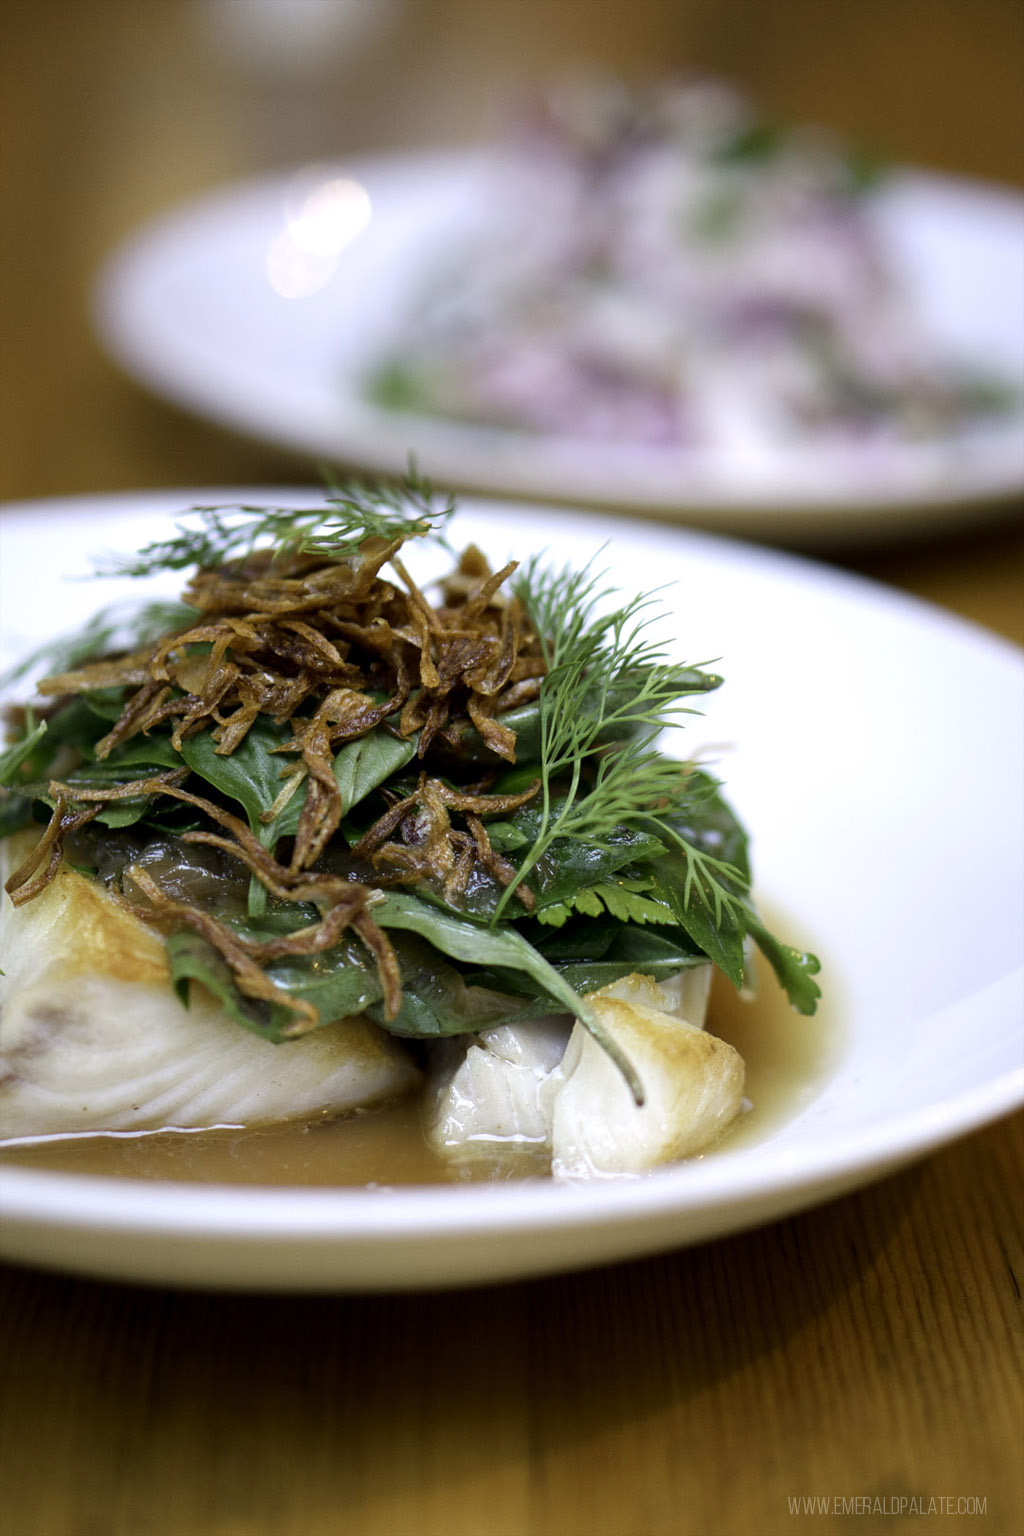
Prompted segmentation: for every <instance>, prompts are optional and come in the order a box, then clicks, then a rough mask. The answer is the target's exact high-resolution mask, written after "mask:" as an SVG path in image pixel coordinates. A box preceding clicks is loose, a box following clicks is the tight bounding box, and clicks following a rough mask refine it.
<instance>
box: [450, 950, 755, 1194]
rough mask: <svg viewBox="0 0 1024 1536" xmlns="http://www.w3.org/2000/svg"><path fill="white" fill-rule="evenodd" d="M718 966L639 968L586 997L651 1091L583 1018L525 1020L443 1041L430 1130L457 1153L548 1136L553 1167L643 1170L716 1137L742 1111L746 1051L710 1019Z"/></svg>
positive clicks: (556, 1170) (573, 1172) (543, 1143)
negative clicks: (659, 973) (635, 1085)
mask: <svg viewBox="0 0 1024 1536" xmlns="http://www.w3.org/2000/svg"><path fill="white" fill-rule="evenodd" d="M710 985H711V967H710V965H701V966H695V967H693V968H691V969H689V970H685V971H680V972H679V973H678V974H677V975H675V976H672V977H669V978H668V979H667V980H666V981H664V982H657V981H654V980H653V979H652V978H651V977H649V976H644V975H631V976H626V977H624V978H623V979H622V980H620V981H617V982H613V983H612V984H611V985H610V986H608V987H604V988H602V989H601V991H599V992H595V993H591V994H590V995H589V996H588V998H587V1001H588V1003H589V1004H590V1005H591V1007H592V1008H593V1009H594V1010H595V1012H596V1013H597V1014H598V1015H599V1017H600V1020H601V1024H602V1026H603V1027H604V1028H605V1029H607V1031H608V1033H609V1035H611V1036H612V1037H613V1038H614V1039H615V1040H616V1041H618V1043H619V1044H620V1045H621V1046H622V1048H623V1050H624V1051H625V1053H626V1054H627V1055H628V1056H629V1059H630V1060H631V1061H632V1063H633V1065H634V1066H635V1067H636V1069H637V1071H638V1073H639V1074H640V1077H641V1079H642V1081H643V1084H644V1088H645V1091H646V1103H645V1105H644V1106H643V1108H642V1109H639V1110H638V1109H637V1106H636V1105H635V1104H634V1102H633V1099H632V1095H631V1093H630V1091H629V1088H628V1087H627V1085H626V1083H625V1081H624V1079H623V1077H622V1075H621V1073H620V1072H619V1070H618V1068H617V1067H616V1066H615V1064H614V1063H613V1062H612V1061H611V1059H610V1057H609V1056H608V1055H607V1053H606V1052H605V1051H604V1049H603V1048H602V1047H601V1046H600V1045H598V1043H597V1042H596V1041H595V1040H594V1039H593V1037H592V1036H591V1035H590V1034H589V1033H588V1032H587V1030H586V1029H584V1027H583V1025H581V1024H574V1023H573V1021H572V1020H571V1019H568V1018H543V1019H529V1020H525V1021H522V1022H520V1023H518V1024H513V1025H503V1026H501V1027H500V1028H496V1029H487V1030H481V1031H480V1032H479V1033H477V1034H474V1035H471V1036H467V1037H463V1038H460V1039H457V1040H452V1041H448V1042H445V1044H444V1046H443V1047H442V1048H441V1049H440V1051H439V1053H438V1057H437V1058H435V1061H434V1063H433V1067H434V1070H433V1071H432V1075H431V1081H430V1086H429V1088H428V1093H427V1103H428V1113H427V1116H426V1127H427V1135H428V1138H429V1140H430V1141H431V1143H432V1144H433V1145H434V1147H435V1148H436V1149H437V1150H438V1151H439V1152H440V1153H442V1155H444V1156H447V1157H449V1158H453V1159H462V1160H466V1159H473V1158H476V1157H481V1156H493V1155H494V1154H495V1153H496V1152H498V1151H499V1149H500V1150H501V1151H502V1152H503V1153H508V1152H509V1151H510V1150H514V1149H515V1148H516V1147H519V1148H521V1149H523V1150H527V1149H537V1148H540V1147H547V1148H548V1149H549V1150H550V1152H551V1167H552V1173H553V1174H554V1176H555V1177H556V1178H579V1177H595V1176H600V1175H603V1174H609V1175H610V1174H615V1173H630V1172H637V1171H639V1170H640V1169H642V1168H648V1167H652V1166H654V1165H655V1164H656V1163H659V1162H665V1161H670V1160H672V1159H674V1158H678V1157H686V1156H690V1155H692V1154H693V1153H694V1152H696V1151H699V1150H700V1149H701V1148H702V1147H704V1146H706V1145H708V1144H709V1143H710V1142H712V1141H714V1140H715V1139H716V1138H717V1137H718V1136H719V1135H720V1134H721V1132H722V1130H724V1128H725V1127H726V1126H727V1125H728V1124H729V1123H730V1121H731V1120H733V1119H734V1118H735V1116H736V1115H737V1114H738V1113H739V1111H740V1108H741V1105H742V1096H743V1075H744V1074H743V1061H742V1058H741V1057H740V1056H739V1055H738V1053H737V1052H736V1051H735V1050H733V1048H732V1047H731V1046H729V1045H727V1044H726V1043H725V1042H724V1041H722V1040H718V1039H716V1038H715V1037H714V1036H712V1035H709V1034H707V1033H706V1032H705V1031H704V1029H703V1023H704V1018H705V1015H706V1012H707V1002H708V993H709V990H710Z"/></svg>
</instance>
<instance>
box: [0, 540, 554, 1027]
mask: <svg viewBox="0 0 1024 1536" xmlns="http://www.w3.org/2000/svg"><path fill="white" fill-rule="evenodd" d="M404 542H405V540H404V538H403V537H398V538H392V539H385V538H382V537H375V536H374V537H370V538H367V539H366V540H364V542H363V544H362V546H361V548H360V553H359V554H358V556H354V557H347V558H345V559H340V560H333V561H332V560H330V559H327V558H325V557H323V556H319V555H311V554H295V553H291V554H286V555H284V556H281V557H275V556H273V555H272V554H271V553H270V552H268V551H258V552H255V553H252V554H250V555H249V556H247V557H246V558H245V559H243V560H239V561H234V562H232V563H229V564H226V565H224V566H222V567H220V568H217V569H200V570H198V571H197V572H196V573H195V575H194V576H193V577H192V578H191V580H190V581H189V583H188V585H187V587H186V589H185V592H184V601H185V603H186V604H187V605H188V606H190V607H191V608H193V609H194V610H195V612H196V616H197V619H196V623H195V624H193V625H191V626H189V627H185V628H180V629H177V630H175V631H174V632H172V633H170V634H167V635H165V636H164V637H163V638H161V639H160V640H159V641H158V642H156V643H155V644H154V645H153V646H152V647H151V648H150V649H149V650H147V651H141V650H139V651H133V652H131V653H129V654H125V655H120V656H104V657H102V658H101V659H99V660H97V661H95V662H93V663H91V664H90V665H86V666H81V667H78V668H76V669H75V670H74V671H71V672H65V673H62V674H60V675H59V676H52V677H48V678H45V679H44V680H43V681H42V683H41V684H40V685H39V691H40V693H42V694H43V695H47V696H50V697H54V698H66V697H67V696H68V695H74V694H78V693H85V692H88V691H91V690H94V689H97V688H104V689H109V688H115V687H123V688H124V689H126V690H129V692H128V695H127V698H126V701H125V703H124V706H123V708H122V711H121V714H120V717H119V718H118V719H117V721H116V722H115V724H114V725H113V726H112V728H111V729H110V730H109V731H108V732H107V734H106V735H105V736H104V737H103V738H102V739H101V740H100V741H99V742H98V743H97V744H96V746H95V755H96V758H97V759H98V760H99V761H102V760H103V759H105V758H107V757H109V756H110V754H111V753H112V752H113V751H114V750H115V748H117V747H120V746H123V745H124V744H125V743H127V742H129V741H131V740H132V739H133V738H134V737H136V736H139V735H145V734H146V733H147V732H149V731H151V730H153V729H154V728H155V727H157V726H165V727H167V728H169V730H170V741H171V744H172V746H173V747H174V748H175V749H176V750H178V751H180V750H181V746H182V743H183V742H184V741H185V740H186V739H187V738H188V737H190V736H192V735H194V734H196V733H198V732H201V731H207V732H209V734H210V736H211V737H212V739H213V740H214V741H215V743H216V747H215V751H216V753H217V754H218V755H220V756H228V755H230V754H231V753H232V752H234V751H235V750H236V749H237V748H238V747H239V746H240V745H241V743H242V742H243V741H244V740H245V738H246V736H247V734H248V732H249V730H250V729H251V727H252V726H253V724H254V723H255V722H256V720H257V719H258V718H259V717H260V716H265V717H268V718H269V719H271V720H272V721H273V722H274V723H275V725H277V726H285V725H290V727H291V731H292V737H291V740H290V741H285V742H283V743H282V745H281V747H280V749H279V750H280V752H281V753H282V754H283V756H284V759H285V762H286V763H287V766H286V767H285V769H284V771H283V774H282V788H281V792H280V794H279V795H278V797H277V799H276V801H275V802H274V805H273V807H272V808H271V811H270V812H269V813H267V815H268V816H269V817H273V816H274V815H276V814H278V812H279V811H280V810H281V809H282V808H283V806H284V805H285V804H286V803H287V801H288V799H290V798H291V796H292V795H294V794H295V793H296V792H297V791H298V790H299V789H300V787H301V786H302V785H305V799H304V802H303V806H302V810H301V813H300V816H299V821H298V827H297V830H296V833H295V836H294V838H293V840H292V843H291V849H290V853H289V854H288V856H287V858H288V861H287V863H283V862H280V861H279V860H278V859H277V858H276V857H275V856H274V855H273V854H271V853H270V852H269V850H268V849H267V848H266V847H264V845H263V844H262V843H261V842H260V840H259V838H258V837H257V836H256V835H255V834H254V833H253V832H252V831H251V830H250V828H249V826H248V825H247V824H246V823H245V822H244V821H242V820H241V819H240V818H239V817H237V816H234V815H233V814H232V813H231V812H229V811H227V810H225V809H224V808H223V807H222V806H220V805H218V804H216V803H215V802H213V801H211V800H208V799H205V798H203V797H201V796H199V795H195V794H192V793H191V792H190V791H189V790H187V789H185V788H183V782H184V780H185V779H186V778H187V776H188V769H187V768H185V767H182V768H181V769H175V770H172V771H170V772H167V773H162V774H158V775H153V776H151V777H148V778H145V779H139V780H135V781H133V782H131V783H121V784H114V785H112V784H103V783H101V782H98V783H95V784H91V783H89V782H88V780H87V779H83V780H82V781H81V782H75V783H73V784H72V783H59V782H56V781H54V782H53V783H51V784H50V785H49V794H50V799H51V801H52V804H53V812H52V816H51V819H50V823H49V825H48V826H47V828H46V830H45V832H44V833H43V835H42V837H41V839H40V841H39V843H38V844H37V845H36V847H35V849H34V850H33V852H32V853H31V855H30V856H29V857H28V858H27V859H26V860H25V861H24V863H23V864H22V865H21V866H20V868H19V869H17V870H15V871H14V873H13V875H12V876H11V877H10V879H9V880H8V882H7V889H8V891H9V892H10V894H11V896H12V899H13V900H14V901H15V903H17V904H20V903H22V902H24V901H28V900H29V899H30V898H31V897H32V896H34V895H37V894H38V892H39V891H40V890H42V889H43V888H44V887H45V886H46V884H47V883H48V881H49V880H51V879H52V878H53V876H54V875H55V873H56V871H57V868H58V867H59V865H60V861H61V858H62V856H63V847H64V843H65V841H66V839H67V837H68V835H69V834H70V833H72V832H74V831H75V830H77V829H78V828H79V827H80V826H82V825H83V824H84V823H85V822H87V821H89V820H90V819H91V818H93V817H95V816H96V815H97V814H98V813H99V812H100V811H101V810H102V808H103V806H104V805H108V804H111V803H113V802H116V801H119V800H120V801H124V800H130V799H136V798H139V797H142V796H146V797H158V796H164V797H169V798H171V799H174V800H178V801H181V802H182V803H184V804H186V805H189V806H192V807H193V808H194V809H196V810H198V811H201V812H202V814H203V815H204V816H205V817H207V818H209V820H210V821H212V822H213V823H214V826H215V827H216V828H218V829H219V830H215V831H210V830H207V831H198V830H193V831H186V832H183V833H182V834H181V836H182V839H183V841H185V842H192V843H205V844H207V845H209V846H212V847H216V848H218V849H221V850H222V851H224V852H226V853H227V854H229V855H230V856H231V857H233V858H235V859H237V860H239V861H240V862H241V863H242V864H244V865H245V866H246V868H247V869H248V870H249V871H250V874H251V875H252V876H254V877H255V878H256V879H257V880H258V881H259V882H260V883H261V884H262V885H263V886H264V887H265V889H266V891H267V892H268V893H269V894H270V896H271V897H273V898H274V899H276V900H278V901H281V902H291V903H306V904H309V905H312V906H314V907H315V908H316V909H317V911H318V912H319V920H318V921H317V922H316V923H311V924H309V925H307V926H305V927H303V928H300V929H298V930H297V931H295V932H292V933H290V934H287V935H285V936H282V937H279V938H274V939H273V940H271V941H266V942H261V943H257V942H255V941H252V940H248V939H245V938H244V937H243V936H242V935H241V934H239V933H238V932H237V931H236V930H235V929H234V928H232V927H231V926H230V925H229V924H228V923H226V922H223V921H221V920H219V919H218V918H216V917H214V916H213V915H212V914H211V913H209V912H206V911H203V910H202V909H201V908H199V907H196V906H192V905H190V904H189V903H187V902H184V901H180V900H175V899H173V898H172V897H170V896H169V895H167V894H166V893H165V892H163V891H162V890H161V889H160V887H159V885H158V884H157V882H156V881H155V880H154V879H153V878H152V876H151V875H150V874H148V873H147V872H146V870H145V869H143V868H142V867H140V866H139V865H137V864H132V865H129V866H128V867H127V868H126V870H125V876H126V878H127V879H128V880H129V881H130V882H131V884H132V886H133V887H134V888H135V890H136V891H137V892H138V893H139V894H141V896H142V897H144V898H145V901H144V904H140V905H138V906H136V908H135V909H136V910H137V911H138V912H139V914H140V915H141V916H142V917H143V918H144V919H145V920H146V921H148V922H152V923H155V924H157V925H158V926H162V927H165V928H169V929H174V928H181V927H186V928H189V929H191V930H192V931H194V932H195V933H197V934H199V935H200V936H201V937H202V938H203V939H204V940H206V941H207V942H208V943H209V944H211V945H212V946H213V947H214V949H216V950H217V952H218V953H219V954H220V955H221V956H222V958H223V959H224V960H225V962H226V963H227V965H228V966H229V967H230V969H231V971H232V974H233V976H234V979H235V982H236V984H237V986H238V988H239V991H240V992H241V993H243V994H244V995H245V996H247V997H250V998H254V999H259V1000H261V1001H264V1002H267V1003H272V1004H280V1005H282V1006H284V1007H285V1008H287V1009H289V1010H290V1011H291V1012H292V1013H293V1014H294V1019H293V1021H292V1022H291V1024H290V1025H288V1026H287V1028H286V1033H290V1034H300V1033H303V1032H304V1031H305V1030H307V1029H310V1028H312V1027H313V1026H314V1025H315V1024H316V1023H317V1022H318V1020H317V1016H316V1011H315V1009H313V1008H312V1007H311V1005H310V1004H309V1003H306V1002H302V1001H296V1000H294V999H292V998H291V997H290V996H289V995H288V994H287V993H286V992H284V991H283V990H282V989H281V988H279V987H278V986H277V985H276V984H275V983H274V982H273V980H272V979H271V978H270V977H269V976H268V974H267V973H266V971H265V970H264V969H263V967H264V966H265V965H266V964H267V963H268V962H269V961H271V960H274V959H278V958H281V957H283V956H287V955H312V954H317V953H319V952H321V951H323V950H326V949H329V948H330V947H331V946H332V945H333V944H335V943H337V942H338V940H339V938H340V936H341V935H342V933H344V932H345V931H346V930H351V932H352V933H354V934H355V935H356V936H357V937H358V938H359V939H360V940H361V941H362V943H363V944H364V945H366V947H367V948H368V949H369V950H370V952H371V953H372V954H373V956H374V959H375V961H376V965H377V971H378V976H379V979H380V982H381V987H382V991H383V997H384V1006H385V1009H386V1011H387V1013H388V1016H389V1017H393V1016H394V1015H395V1014H396V1013H397V1012H398V1009H399V1007H400V1006H401V978H400V973H399V968H398V962H397V959H396V957H395V953H394V950H393V949H392V946H391V943H390V941H389V940H388V938H387V935H386V934H385V933H384V932H383V930H382V929H381V928H380V927H379V926H378V924H377V923H375V922H374V920H373V916H372V905H373V899H374V892H373V890H372V889H371V888H370V887H369V886H367V885H365V884H362V883H361V882H360V881H359V880H357V879H355V878H349V877H346V876H343V875H338V874H333V873H330V872H326V871H324V870H322V869H319V868H317V865H318V862H319V861H320V860H321V859H322V856H323V854H324V852H325V850H326V848H327V846H328V844H329V843H330V841H331V839H332V837H333V836H334V834H335V833H336V831H337V830H338V827H339V826H340V824H341V821H342V818H343V816H344V815H345V813H346V809H347V807H346V806H345V805H344V804H343V800H342V793H341V789H340V788H339V785H338V781H337V779H336V777H335V774H334V758H335V755H336V753H337V752H338V750H339V748H340V747H341V746H343V745H344V744H345V743H346V742H349V741H353V740H356V739H357V738H359V737H361V736H365V735H366V734H367V733H368V732H369V731H372V730H374V729H376V728H378V727H381V726H386V727H387V728H388V729H390V730H392V731H393V732H395V734H396V735H398V736H399V737H402V738H405V739H409V738H411V737H413V736H416V737H417V738H418V740H417V752H418V755H419V757H420V758H421V759H423V758H424V757H425V756H426V754H427V753H428V752H429V750H430V747H431V745H432V744H433V743H435V742H440V743H442V744H444V745H445V746H446V747H447V748H448V749H449V750H450V749H452V748H453V747H455V746H456V745H457V743H458V739H459V736H458V733H459V728H460V727H462V726H464V725H466V724H469V725H472V726H473V727H474V728H475V730H476V731H477V733H478V734H479V736H480V738H481V739H482V740H483V742H484V743H485V745H486V746H487V747H488V748H489V749H490V750H491V752H493V753H494V754H495V756H496V757H498V758H501V759H503V760H505V761H506V762H510V763H511V762H515V746H516V738H515V732H514V731H513V730H512V729H511V728H510V727H509V726H508V724H506V723H504V722H503V721H502V720H501V719H500V718H499V717H500V716H501V715H503V714H505V713H506V712H507V711H508V710H510V709H513V708H516V707H517V706H519V705H521V704H524V703H526V702H529V701H530V700H532V699H535V698H536V697H537V694H538V692H539V689H540V682H541V678H542V677H543V675H544V672H545V662H544V658H543V652H542V647H541V645H540V642H539V640H538V637H537V636H536V635H535V634H534V633H533V632H532V630H531V628H530V626H529V623H528V621H527V619H526V615H525V612H524V609H523V606H522V604H521V602H520V601H519V599H518V598H517V597H515V596H509V595H507V594H506V593H505V592H504V591H503V584H504V583H505V582H506V581H507V579H508V578H509V577H510V576H511V575H512V573H513V572H514V571H515V569H516V563H515V562H514V561H512V562H509V564H508V565H506V566H504V567H503V568H502V569H501V570H500V571H497V572H492V571H491V570H490V567H489V566H488V563H487V561H486V559H485V557H484V556H483V555H482V554H481V552H480V551H479V550H478V549H476V548H475V547H472V546H471V547H470V548H469V549H467V550H466V551H465V553H464V554H463V555H462V557H461V559H460V560H459V562H458V565H457V566H456V568H455V570H454V571H452V572H451V573H450V575H449V576H448V577H447V578H446V579H445V580H444V582H443V583H442V584H441V601H440V604H439V605H434V604H432V603H431V602H430V601H429V599H428V598H427V597H426V596H425V594H424V593H423V591H422V590H421V589H420V588H419V587H418V586H417V585H416V583H415V582H414V581H413V579H412V577H411V576H410V575H409V573H408V571H407V570H406V569H405V567H404V565H403V564H402V562H401V560H400V559H398V553H399V550H400V549H401V547H402V544H403V543H404ZM389 562H390V564H391V567H392V570H393V571H394V573H395V575H396V576H397V578H398V583H400V584H396V583H395V582H391V581H388V580H386V579H385V578H384V577H383V576H382V575H381V571H382V569H383V567H384V566H385V565H386V564H388V563H389ZM289 758H293V759H294V761H291V762H289V761H288V759H289ZM536 790H537V784H536V783H534V784H533V785H531V787H530V788H529V789H527V790H525V791H523V792H522V793H519V794H514V795H494V794H487V793H485V792H484V791H483V790H481V792H479V793H474V792H469V791H457V790H455V789H453V788H451V787H450V785H448V784H447V783H445V782H444V781H443V780H442V779H441V778H438V777H436V776H434V775H431V774H428V772H427V771H426V770H423V771H422V772H421V774H420V779H419V783H418V785H417V788H416V789H415V791H414V792H413V793H412V794H410V795H408V796H406V797H405V798H404V799H401V800H399V801H397V802H396V803H395V804H393V805H391V806H390V808H389V809H388V810H387V811H386V812H385V813H384V814H383V815H382V816H381V817H379V818H378V820H377V821H376V822H375V823H374V825H373V826H372V827H370V829H369V830H368V831H367V832H366V833H364V835H363V836H362V838H361V839H360V840H359V841H358V842H357V843H356V845H355V847H354V848H353V849H352V858H353V859H354V860H355V861H356V862H363V863H364V865H365V864H369V865H372V867H373V869H374V870H375V871H376V872H377V875H378V879H379V883H380V884H381V885H385V886H386V885H389V884H399V885H400V884H411V883H417V882H419V881H430V882H432V883H433V884H434V885H435V886H436V887H437V888H438V889H439V890H440V891H441V892H442V893H443V894H444V895H445V896H446V897H447V898H448V899H451V898H453V897H456V896H458V895H459V894H460V893H461V892H463V891H464V890H465V888H466V886H467V883H468V882H469V880H470V878H471V876H472V875H473V872H474V870H482V871H484V872H486V874H488V875H489V876H491V877H492V878H493V879H495V880H497V881H498V882H499V883H500V884H501V885H503V886H506V887H507V886H509V885H511V884H512V883H513V882H514V880H515V875H516V871H515V869H514V867H513V866H512V865H511V864H509V862H508V861H507V860H505V859H504V858H502V857H501V856H500V855H499V854H498V853H497V852H496V851H495V849H494V848H493V847H492V845H491V841H490V837H489V835H488V833H487V829H486V826H485V825H484V822H483V820H482V819H481V818H482V817H484V816H487V815H495V814H503V813H507V812H509V811H512V810H515V809H518V807H520V806H522V805H524V804H525V803H526V802H527V801H528V800H529V799H530V798H531V797H532V796H533V795H534V794H535V793H536ZM385 793H386V792H385ZM453 815H454V816H456V817H459V818H461V819H462V821H463V825H462V826H457V825H453V824H452V816H453ZM515 894H516V895H517V896H518V897H519V899H520V901H521V902H522V903H523V905H524V907H526V909H527V910H532V909H533V906H534V898H533V895H532V893H531V892H530V890H529V889H528V888H527V887H526V886H525V885H522V884H521V885H519V886H518V887H517V888H516V891H515Z"/></svg>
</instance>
